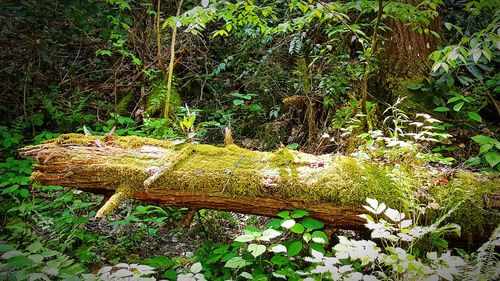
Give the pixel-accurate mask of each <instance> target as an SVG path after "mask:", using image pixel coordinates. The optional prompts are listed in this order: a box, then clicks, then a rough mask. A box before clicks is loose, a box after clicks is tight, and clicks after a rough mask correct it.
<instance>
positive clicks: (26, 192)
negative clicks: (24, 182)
mask: <svg viewBox="0 0 500 281" xmlns="http://www.w3.org/2000/svg"><path fill="white" fill-rule="evenodd" d="M19 195H21V197H23V198H28V197H30V191H29V190H27V189H25V188H23V189H19Z"/></svg>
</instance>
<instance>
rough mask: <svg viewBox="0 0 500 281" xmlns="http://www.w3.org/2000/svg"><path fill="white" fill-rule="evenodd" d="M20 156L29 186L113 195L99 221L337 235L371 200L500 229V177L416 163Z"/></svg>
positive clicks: (102, 144) (158, 145)
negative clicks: (129, 213)
mask: <svg viewBox="0 0 500 281" xmlns="http://www.w3.org/2000/svg"><path fill="white" fill-rule="evenodd" d="M20 155H21V156H23V157H27V158H32V159H34V160H36V161H37V163H36V164H34V166H33V167H34V172H33V174H32V179H33V180H34V181H35V182H38V183H40V184H42V185H61V186H65V187H70V188H77V189H81V190H85V191H90V192H93V193H107V194H112V196H111V197H110V198H109V200H108V201H107V202H106V203H105V204H104V205H103V206H102V207H101V209H100V210H99V211H98V212H97V215H96V216H97V217H105V216H107V215H108V214H109V213H110V212H112V211H113V210H114V208H116V206H117V205H118V204H119V203H120V202H121V201H122V200H124V199H127V198H133V199H138V200H143V201H154V202H157V203H160V204H165V205H169V206H179V207H189V208H194V209H203V208H206V209H217V210H227V211H234V212H240V213H248V214H258V215H266V216H274V215H275V214H277V213H279V212H280V211H283V210H294V209H304V210H307V211H309V212H310V216H311V217H314V218H318V219H320V220H323V221H324V222H325V223H327V224H329V225H331V226H333V227H335V228H342V229H362V228H363V223H364V220H363V219H361V218H360V217H358V216H357V215H358V214H360V213H364V211H363V209H362V208H361V205H362V204H363V203H364V200H365V198H366V197H371V198H376V199H378V200H379V201H381V202H385V203H386V204H387V205H388V206H392V207H393V208H397V209H400V210H402V211H406V212H409V211H411V210H414V209H415V208H417V207H418V205H417V204H418V203H421V204H428V203H432V204H431V206H434V209H432V208H431V209H427V210H426V219H427V220H432V219H435V218H436V217H438V216H439V215H440V214H443V213H444V212H445V210H446V209H450V208H451V207H453V206H454V205H456V204H461V205H460V208H458V210H457V211H455V212H454V213H453V214H452V215H451V217H450V218H449V220H450V221H452V222H455V223H458V224H460V225H461V226H462V231H463V233H465V234H466V235H465V237H464V238H466V239H469V240H471V239H472V240H476V239H483V238H484V237H486V236H488V235H489V233H490V231H491V230H492V229H494V228H495V227H496V226H497V225H498V224H499V223H500V217H499V211H498V209H495V208H494V206H495V204H493V205H492V204H491V200H493V199H494V198H495V194H497V193H498V192H500V178H499V176H498V174H479V173H472V172H469V171H464V170H453V171H452V170H448V171H442V170H441V169H438V168H432V167H430V166H428V165H421V163H418V162H417V163H413V164H412V163H407V164H404V165H403V164H387V163H385V164H384V163H366V162H363V161H361V160H359V159H355V158H352V157H346V156H342V155H338V154H328V155H321V156H314V155H310V154H305V153H300V152H296V151H291V150H288V149H286V148H282V149H279V150H278V151H275V152H258V151H250V150H246V149H243V148H240V147H238V146H236V145H228V146H225V147H215V146H210V145H202V144H181V145H175V144H174V143H173V142H169V141H160V140H155V139H150V138H141V137H136V136H127V137H117V136H111V135H107V136H84V135H80V134H67V135H62V136H61V137H60V138H56V139H53V140H50V141H48V142H46V143H43V144H40V145H36V146H29V147H25V148H23V149H22V150H21V152H20ZM492 198H493V199H492Z"/></svg>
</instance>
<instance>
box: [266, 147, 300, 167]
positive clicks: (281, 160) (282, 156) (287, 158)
mask: <svg viewBox="0 0 500 281" xmlns="http://www.w3.org/2000/svg"><path fill="white" fill-rule="evenodd" d="M294 162H295V155H294V154H293V153H292V152H291V151H290V150H289V149H287V148H286V147H282V148H280V149H279V150H278V151H276V152H274V153H273V157H272V158H271V164H272V165H273V166H275V167H280V166H288V165H290V164H292V163H294Z"/></svg>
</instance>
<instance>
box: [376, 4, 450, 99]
mask: <svg viewBox="0 0 500 281" xmlns="http://www.w3.org/2000/svg"><path fill="white" fill-rule="evenodd" d="M405 2H406V3H408V4H413V5H418V4H420V3H421V2H422V1H419V0H405ZM386 24H387V26H388V27H389V28H390V30H389V31H388V32H386V33H385V34H384V36H385V38H386V40H385V42H384V44H383V45H382V46H381V48H382V51H381V53H380V61H381V63H380V71H379V76H378V79H377V83H378V87H379V91H381V92H380V93H379V95H381V96H383V97H385V98H386V97H387V96H389V97H390V99H392V102H394V101H395V100H396V99H397V97H398V96H402V97H407V96H410V97H411V96H412V95H411V94H410V93H409V91H408V89H407V88H406V86H407V85H409V84H411V83H415V82H418V81H420V80H421V79H422V78H423V77H425V76H427V75H428V73H429V71H430V68H431V65H432V63H431V61H430V60H429V59H428V57H429V55H430V54H431V53H432V52H434V51H435V50H436V48H437V45H438V43H439V40H440V38H438V37H436V36H434V35H433V34H432V33H431V32H427V33H426V32H418V31H414V30H413V28H414V26H412V25H411V24H408V23H403V22H401V21H399V20H397V19H394V18H389V19H388V20H387V21H386ZM419 27H420V28H422V29H428V30H429V31H433V32H436V33H437V34H441V20H440V18H439V17H436V18H434V19H432V20H431V21H430V24H429V25H427V26H425V25H424V24H420V25H419Z"/></svg>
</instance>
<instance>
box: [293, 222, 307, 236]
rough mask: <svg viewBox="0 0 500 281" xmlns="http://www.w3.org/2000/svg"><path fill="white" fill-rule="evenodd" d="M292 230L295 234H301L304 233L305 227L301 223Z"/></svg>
mask: <svg viewBox="0 0 500 281" xmlns="http://www.w3.org/2000/svg"><path fill="white" fill-rule="evenodd" d="M290 230H291V231H292V232H293V233H297V234H301V233H304V226H302V224H300V223H297V224H295V225H294V226H292V227H291V228H290Z"/></svg>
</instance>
